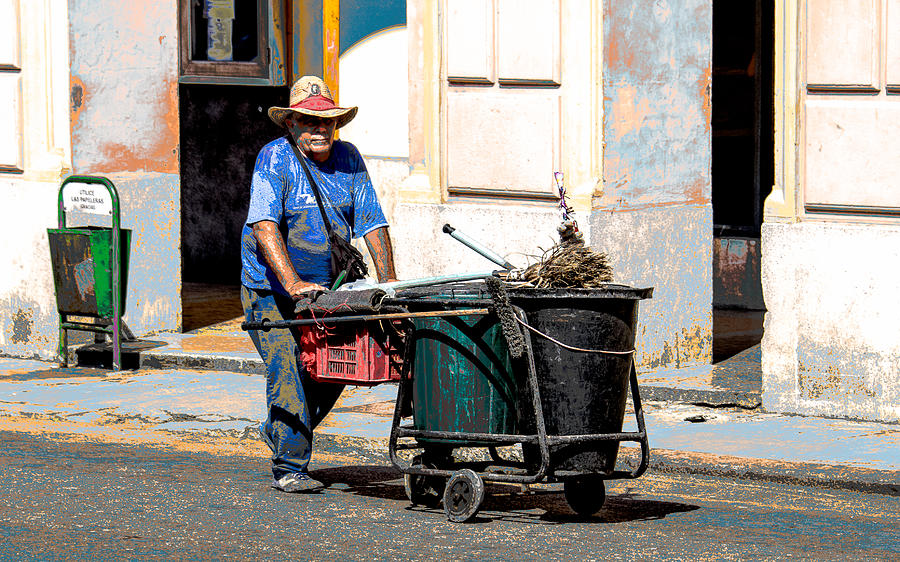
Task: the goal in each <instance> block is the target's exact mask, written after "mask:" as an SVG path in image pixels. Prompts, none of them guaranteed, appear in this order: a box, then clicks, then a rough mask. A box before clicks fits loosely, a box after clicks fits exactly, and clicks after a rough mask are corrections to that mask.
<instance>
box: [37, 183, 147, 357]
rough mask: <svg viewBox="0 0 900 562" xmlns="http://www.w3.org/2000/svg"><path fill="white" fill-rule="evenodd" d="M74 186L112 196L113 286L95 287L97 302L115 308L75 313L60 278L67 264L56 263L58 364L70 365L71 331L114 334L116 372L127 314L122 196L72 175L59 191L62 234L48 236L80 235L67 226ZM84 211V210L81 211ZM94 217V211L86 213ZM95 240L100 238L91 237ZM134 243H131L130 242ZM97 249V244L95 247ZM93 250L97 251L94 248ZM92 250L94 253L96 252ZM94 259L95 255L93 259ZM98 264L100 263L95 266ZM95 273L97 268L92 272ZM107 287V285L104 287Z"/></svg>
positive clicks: (110, 260)
mask: <svg viewBox="0 0 900 562" xmlns="http://www.w3.org/2000/svg"><path fill="white" fill-rule="evenodd" d="M70 183H79V184H96V185H102V186H104V187H105V188H106V190H107V191H108V192H109V195H110V203H111V215H112V226H111V228H110V229H109V243H108V246H109V248H108V252H109V264H108V267H109V286H108V287H98V286H97V285H98V284H97V283H95V284H94V287H93V288H94V292H95V294H94V299H95V301H97V302H101V301H102V303H103V304H104V305H105V304H106V303H109V304H111V306H104V305H101V304H97V306H96V310H93V309H91V310H72V309H71V308H72V307H70V306H68V304H69V303H67V302H65V301H66V298H65V297H64V296H63V294H62V293H63V291H64V288H63V287H62V286H61V285H62V283H63V281H62V279H61V277H62V275H61V274H60V271H59V270H60V269H61V268H63V267H64V264H61V263H54V264H53V269H54V285H55V289H56V298H57V312H58V313H59V347H58V350H57V360H58V362H59V365H60V366H61V367H65V366H67V365H68V334H67V331H68V330H80V331H87V332H95V333H102V334H110V335H111V336H112V365H113V369H115V370H119V369H121V368H122V358H121V355H122V326H123V324H122V314H123V312H124V311H123V310H122V309H123V306H122V304H123V303H122V287H123V284H122V258H123V256H122V255H121V250H122V240H123V238H122V228H121V216H120V211H119V194H118V191H117V190H116V188H115V186H114V185H113V184H112V182H111V181H110V180H109V179H107V178H105V177H102V176H81V175H72V176H69V177H67V178H66V179H64V180H63V182H62V184H61V185H60V187H59V193H58V202H57V205H58V215H59V231H56V232H54V231H52V230H48V235H50V236H51V237H52V235H60V236H62V237H63V238H65V237H66V236H67V235H74V234H76V233H75V232H73V231H74V230H75V229H73V228H67V226H66V208H65V200H64V196H63V192H64V190H65V187H66V186H67V185H68V184H70ZM81 210H83V211H84V209H81ZM84 212H88V213H90V212H91V211H84ZM95 214H105V213H95ZM78 234H84V232H83V231H81V232H78ZM91 238H94V239H98V238H100V237H99V236H98V237H93V236H92V237H91ZM127 238H128V237H126V239H127ZM129 242H130V240H129ZM61 245H63V246H64V245H65V241H63V242H62V244H61ZM92 245H93V244H92ZM103 245H104V244H103V243H102V242H100V243H97V244H96V246H97V247H98V248H100V249H101V250H103V251H104V252H105V251H106V250H105V249H103V248H102V246H103ZM54 250H55V248H54V243H53V241H52V240H51V257H53V258H54V262H56V261H58V260H57V258H58V256H56V255H54ZM92 250H93V248H92ZM92 250H91V251H92ZM91 257H92V258H93V257H94V256H93V254H92V255H91ZM104 259H105V258H104ZM94 263H96V262H94ZM92 269H93V268H92ZM101 275H105V272H101ZM90 281H91V282H93V279H91V280H90ZM104 284H105V283H104ZM100 289H103V290H104V292H105V291H106V290H108V291H109V294H102V295H101V294H98V290H100ZM70 316H80V317H88V318H92V319H95V320H97V322H84V321H78V320H72V319H70V318H69V317H70Z"/></svg>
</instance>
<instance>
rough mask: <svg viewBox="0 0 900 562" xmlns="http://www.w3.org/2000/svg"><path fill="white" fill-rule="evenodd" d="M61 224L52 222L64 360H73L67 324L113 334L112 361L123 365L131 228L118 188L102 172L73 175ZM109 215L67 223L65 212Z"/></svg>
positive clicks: (64, 192)
mask: <svg viewBox="0 0 900 562" xmlns="http://www.w3.org/2000/svg"><path fill="white" fill-rule="evenodd" d="M57 205H58V213H59V227H58V228H48V229H47V238H48V240H49V244H50V261H51V268H52V270H53V283H54V286H55V289H56V307H57V311H58V313H59V348H58V349H59V351H58V357H57V359H58V360H59V363H60V366H63V367H65V366H66V365H67V363H68V345H67V341H68V339H67V330H80V331H89V332H95V333H99V334H108V335H110V336H111V338H112V366H113V368H114V369H120V368H121V364H122V362H121V348H122V345H121V343H122V333H123V331H124V332H126V333H127V328H125V327H124V323H123V322H122V315H123V314H125V295H126V292H127V279H128V262H129V254H130V248H131V231H130V230H127V229H123V228H121V218H120V215H119V194H118V192H117V191H116V188H115V186H114V185H113V184H112V182H111V181H109V179H107V178H105V177H102V176H77V175H73V176H69V177H67V178H66V179H64V180H63V182H62V184H61V185H60V187H59V194H58V202H57ZM67 211H78V212H81V213H87V214H95V215H101V216H108V217H110V222H111V226H109V227H104V226H79V227H68V226H67V225H66V212H67Z"/></svg>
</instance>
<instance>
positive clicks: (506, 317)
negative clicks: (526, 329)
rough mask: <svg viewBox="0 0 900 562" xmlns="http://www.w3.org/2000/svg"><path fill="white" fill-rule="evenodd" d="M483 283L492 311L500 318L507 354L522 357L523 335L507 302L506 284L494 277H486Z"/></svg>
mask: <svg viewBox="0 0 900 562" xmlns="http://www.w3.org/2000/svg"><path fill="white" fill-rule="evenodd" d="M484 284H485V286H486V287H487V290H488V292H489V293H490V294H491V300H493V301H494V312H496V314H497V316H498V317H499V318H500V328H501V329H502V331H503V337H505V338H506V344H507V346H508V347H509V354H510V355H511V356H512V357H516V358H518V357H522V355H523V354H524V353H525V337H524V336H523V335H522V329H521V328H519V325H518V323H516V316H515V312H513V309H512V304H511V303H510V302H509V295H507V294H506V286H505V285H504V284H503V281H501V280H499V279H497V278H496V277H488V278H486V279H485V280H484Z"/></svg>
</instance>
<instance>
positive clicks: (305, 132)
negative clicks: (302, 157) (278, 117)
mask: <svg viewBox="0 0 900 562" xmlns="http://www.w3.org/2000/svg"><path fill="white" fill-rule="evenodd" d="M285 124H287V126H288V129H289V130H290V131H291V134H293V135H294V138H295V139H297V146H298V147H300V150H302V151H303V153H304V154H306V156H308V157H310V158H312V159H313V160H315V161H317V162H324V161H325V160H328V157H329V156H331V145H332V144H334V124H335V120H334V119H331V118H327V117H313V116H311V115H301V114H294V115H291V116H290V117H288V118H287V119H285Z"/></svg>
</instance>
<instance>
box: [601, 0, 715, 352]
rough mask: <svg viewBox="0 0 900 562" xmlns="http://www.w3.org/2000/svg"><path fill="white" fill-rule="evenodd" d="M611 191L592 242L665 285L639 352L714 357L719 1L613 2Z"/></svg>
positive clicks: (609, 45) (607, 146)
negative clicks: (714, 73) (714, 75)
mask: <svg viewBox="0 0 900 562" xmlns="http://www.w3.org/2000/svg"><path fill="white" fill-rule="evenodd" d="M603 39H604V54H603V141H604V143H603V145H604V148H603V192H602V194H601V195H600V196H599V197H597V198H595V200H594V211H593V213H592V216H591V227H592V237H591V244H592V245H593V246H594V247H596V248H599V249H600V250H603V251H605V252H607V253H609V254H610V255H611V256H612V257H613V266H614V271H615V272H616V278H617V279H618V280H621V281H627V282H633V283H635V284H638V285H642V286H654V287H655V288H656V291H655V292H654V298H653V300H652V301H650V302H649V303H642V304H641V312H640V314H639V318H640V327H639V330H640V332H639V333H638V335H637V337H638V349H639V354H638V356H637V357H638V361H639V363H640V364H641V365H642V366H644V367H650V368H661V367H684V366H687V365H692V364H701V363H708V362H709V361H710V360H711V357H712V264H711V261H712V241H713V237H712V208H711V180H710V153H711V151H710V121H711V101H710V85H711V84H710V77H711V68H712V3H711V1H710V0H656V1H654V2H612V1H607V2H605V3H604V12H603Z"/></svg>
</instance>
